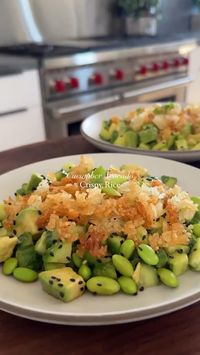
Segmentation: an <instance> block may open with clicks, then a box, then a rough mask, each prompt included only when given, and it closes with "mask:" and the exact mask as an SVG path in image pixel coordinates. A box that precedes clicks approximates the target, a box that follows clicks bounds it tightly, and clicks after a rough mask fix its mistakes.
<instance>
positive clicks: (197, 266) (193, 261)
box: [189, 248, 200, 271]
mask: <svg viewBox="0 0 200 355" xmlns="http://www.w3.org/2000/svg"><path fill="white" fill-rule="evenodd" d="M189 265H190V266H191V268H192V269H194V270H195V271H200V249H195V248H193V251H192V252H191V253H190V255H189Z"/></svg>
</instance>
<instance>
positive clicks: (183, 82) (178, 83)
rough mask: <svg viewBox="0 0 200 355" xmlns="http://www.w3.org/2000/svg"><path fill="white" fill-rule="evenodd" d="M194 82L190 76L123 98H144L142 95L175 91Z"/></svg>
mask: <svg viewBox="0 0 200 355" xmlns="http://www.w3.org/2000/svg"><path fill="white" fill-rule="evenodd" d="M193 81H194V79H193V78H192V77H190V76H188V77H186V78H181V79H176V80H172V81H169V82H167V83H166V82H165V83H162V84H156V85H153V86H149V87H146V88H142V89H138V90H134V91H129V92H126V93H124V94H123V98H124V99H128V98H131V97H137V96H142V95H146V94H151V93H152V92H156V91H161V90H166V89H173V88H176V87H177V88H178V87H181V86H187V85H189V84H191V83H192V82H193Z"/></svg>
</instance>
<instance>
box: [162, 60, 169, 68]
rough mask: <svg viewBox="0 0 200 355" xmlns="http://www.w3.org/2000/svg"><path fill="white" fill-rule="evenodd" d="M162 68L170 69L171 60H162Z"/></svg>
mask: <svg viewBox="0 0 200 355" xmlns="http://www.w3.org/2000/svg"><path fill="white" fill-rule="evenodd" d="M162 69H164V70H167V69H169V62H168V61H167V60H164V62H162Z"/></svg>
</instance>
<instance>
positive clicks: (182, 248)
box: [165, 244, 190, 255]
mask: <svg viewBox="0 0 200 355" xmlns="http://www.w3.org/2000/svg"><path fill="white" fill-rule="evenodd" d="M165 251H166V253H167V254H168V255H171V254H173V253H176V252H177V253H179V254H188V253H189V251H190V247H189V245H181V244H179V245H174V246H170V247H167V248H165Z"/></svg>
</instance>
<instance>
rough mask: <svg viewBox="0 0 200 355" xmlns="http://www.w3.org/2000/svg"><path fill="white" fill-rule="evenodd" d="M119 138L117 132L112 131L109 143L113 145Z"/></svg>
mask: <svg viewBox="0 0 200 355" xmlns="http://www.w3.org/2000/svg"><path fill="white" fill-rule="evenodd" d="M118 137H119V132H118V131H113V132H112V134H111V137H110V143H112V144H113V143H114V142H115V141H116V139H117V138H118Z"/></svg>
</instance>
